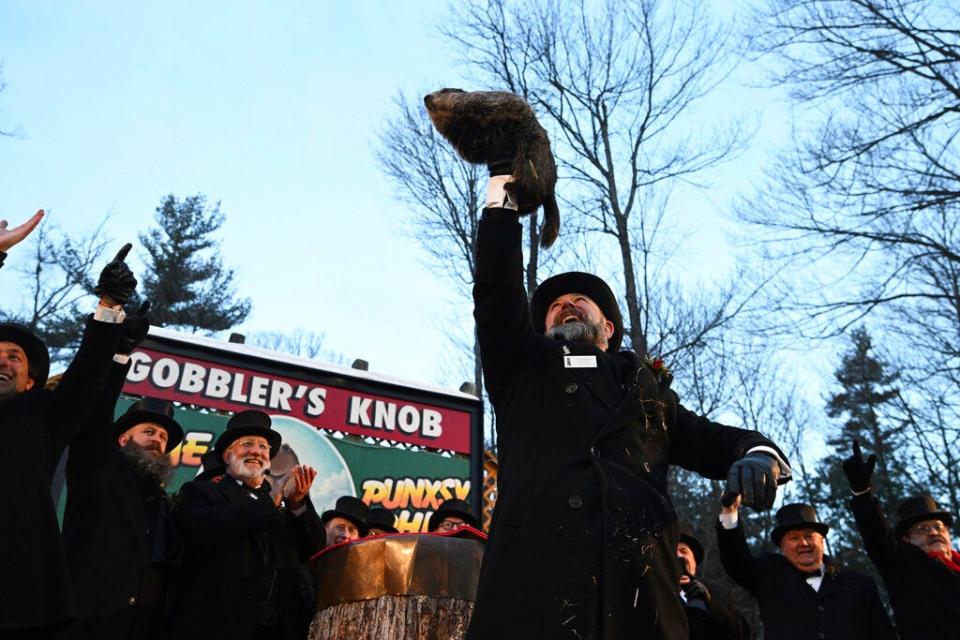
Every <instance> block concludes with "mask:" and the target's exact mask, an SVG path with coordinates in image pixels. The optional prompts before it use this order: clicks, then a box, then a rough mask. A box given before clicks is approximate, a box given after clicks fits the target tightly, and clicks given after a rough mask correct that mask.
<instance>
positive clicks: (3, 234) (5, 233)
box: [0, 209, 43, 267]
mask: <svg viewBox="0 0 960 640" xmlns="http://www.w3.org/2000/svg"><path fill="white" fill-rule="evenodd" d="M42 219H43V209H40V210H39V211H37V212H36V213H35V214H33V216H32V217H31V218H30V219H29V220H27V221H26V222H24V223H23V224H21V225H17V226H16V227H14V228H13V229H8V228H7V221H6V220H0V267H2V266H3V261H4V260H6V259H7V251H9V250H10V248H11V247H13V246H14V245H16V244H18V243H19V242H20V241H21V240H23V239H24V238H26V237H27V236H28V235H30V232H31V231H33V230H34V229H36V227H37V225H38V224H40V221H41V220H42Z"/></svg>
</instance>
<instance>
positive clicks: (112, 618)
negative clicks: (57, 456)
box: [63, 363, 177, 640]
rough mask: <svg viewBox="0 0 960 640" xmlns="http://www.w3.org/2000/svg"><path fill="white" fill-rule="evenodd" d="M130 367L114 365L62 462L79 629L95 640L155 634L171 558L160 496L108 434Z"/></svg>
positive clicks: (165, 506) (172, 546) (164, 499)
mask: <svg viewBox="0 0 960 640" xmlns="http://www.w3.org/2000/svg"><path fill="white" fill-rule="evenodd" d="M129 368H130V365H129V363H128V364H125V365H121V364H116V363H114V364H113V365H112V368H111V372H110V378H109V381H108V383H107V386H106V388H105V389H104V393H103V396H102V397H101V399H100V402H99V403H98V404H97V406H96V407H95V408H94V410H93V412H92V413H91V414H90V418H89V419H88V421H87V424H86V426H85V427H84V429H83V430H82V431H81V432H80V433H79V434H78V435H77V436H76V437H75V438H74V439H73V441H72V442H71V443H70V451H69V457H68V459H67V470H66V478H67V508H66V513H65V514H64V522H63V539H64V546H65V547H66V552H67V563H68V566H69V568H70V577H71V579H72V581H73V586H74V591H75V594H76V598H77V613H78V618H79V619H80V620H81V628H82V630H83V632H84V635H85V637H87V638H91V639H92V638H97V639H98V640H99V639H103V640H109V639H110V638H117V639H121V638H124V639H125V638H131V637H133V638H149V637H157V636H158V635H159V633H160V632H161V631H162V626H163V617H162V614H163V611H164V605H165V603H164V599H163V598H164V593H165V588H166V586H167V585H166V581H167V579H168V575H169V573H170V572H171V571H172V570H173V567H174V564H175V560H176V555H177V544H176V539H175V535H174V532H173V530H172V522H171V518H170V515H171V514H170V507H169V499H168V496H167V494H166V492H165V491H164V490H163V489H162V488H161V487H160V486H159V485H158V484H156V483H155V482H153V481H152V480H150V479H148V478H145V477H142V476H141V475H139V474H137V473H136V472H135V471H134V469H133V468H132V467H131V465H130V463H129V462H128V461H127V459H126V457H125V456H124V454H123V453H122V452H121V451H120V448H119V446H118V444H117V439H116V437H115V434H114V428H113V422H114V421H113V414H114V409H115V407H116V403H117V399H118V398H119V396H120V392H121V390H122V388H123V383H124V380H125V378H126V374H127V371H128V369H129ZM148 514H151V515H150V516H148Z"/></svg>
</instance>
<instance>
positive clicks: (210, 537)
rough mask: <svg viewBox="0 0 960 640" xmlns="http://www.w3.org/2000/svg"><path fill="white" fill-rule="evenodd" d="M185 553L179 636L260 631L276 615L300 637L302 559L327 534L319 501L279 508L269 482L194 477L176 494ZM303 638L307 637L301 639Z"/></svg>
mask: <svg viewBox="0 0 960 640" xmlns="http://www.w3.org/2000/svg"><path fill="white" fill-rule="evenodd" d="M175 520H176V523H177V525H178V527H179V529H180V532H181V535H182V538H183V543H184V556H183V564H182V567H181V570H180V583H179V588H178V589H177V592H178V593H177V596H178V605H177V607H176V611H175V614H174V621H173V629H172V632H171V637H174V638H177V639H178V640H189V639H191V638H197V639H202V640H209V639H210V638H230V640H246V639H251V640H252V639H253V638H254V637H255V633H256V625H257V623H258V620H259V622H260V623H261V624H265V623H267V622H272V621H271V620H268V617H269V615H271V614H272V615H274V616H275V620H274V621H275V622H277V623H278V625H279V626H280V627H282V628H283V630H284V631H285V632H286V637H287V638H290V639H291V640H293V638H294V637H296V634H297V632H298V631H299V630H300V629H301V628H302V627H301V621H302V620H303V617H304V616H305V615H308V614H305V612H304V607H311V606H312V603H306V602H303V601H301V600H299V599H298V598H296V597H291V596H290V594H295V593H297V591H298V583H299V581H300V580H301V573H300V563H302V562H305V561H306V560H308V559H309V557H310V556H311V555H312V554H313V553H315V552H316V551H319V550H320V549H321V548H322V547H323V545H324V542H325V535H324V529H323V524H322V523H321V522H320V518H319V516H318V515H317V513H316V511H315V510H314V509H313V506H312V505H311V504H310V502H309V501H307V510H306V511H305V512H304V513H302V514H301V515H299V516H295V515H293V514H292V513H291V512H290V511H288V510H286V509H277V508H276V507H274V506H273V502H272V500H271V499H270V494H269V484H268V483H266V482H265V483H264V484H263V486H262V487H260V489H257V490H252V489H249V488H247V487H245V486H243V485H241V484H240V483H238V482H237V481H236V480H234V479H233V478H231V477H230V476H217V477H216V478H214V479H213V480H211V481H202V480H200V481H197V480H194V481H193V482H188V483H187V484H185V485H183V488H182V490H181V493H180V495H179V496H178V498H177V500H176V506H175ZM300 640H302V637H301V639H300Z"/></svg>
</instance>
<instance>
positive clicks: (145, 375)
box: [123, 349, 470, 453]
mask: <svg viewBox="0 0 960 640" xmlns="http://www.w3.org/2000/svg"><path fill="white" fill-rule="evenodd" d="M131 361H132V365H131V367H130V373H129V374H127V383H126V385H125V386H124V388H123V390H124V392H126V393H129V394H132V395H138V396H149V397H152V398H161V399H164V400H171V401H174V402H182V403H185V404H193V405H199V406H202V407H209V408H211V409H218V410H224V411H232V412H237V411H243V410H244V409H261V410H263V411H266V412H267V413H270V414H276V415H289V416H291V417H295V418H299V419H301V420H303V421H305V422H307V423H309V424H312V425H315V426H316V427H318V428H322V429H330V430H333V431H343V432H344V433H350V434H354V435H358V436H370V437H375V438H382V439H384V440H392V441H394V442H401V443H404V444H415V445H419V446H423V447H429V448H431V449H443V450H448V451H456V452H458V453H469V452H470V414H469V413H468V412H466V411H457V410H454V409H448V408H445V407H439V406H434V405H428V404H422V403H418V402H409V401H406V400H400V399H398V398H391V397H388V396H382V395H374V394H370V393H365V392H361V391H357V390H354V389H349V388H345V387H337V386H332V385H328V384H318V383H317V382H311V381H308V380H298V379H295V378H289V377H285V376H277V375H274V374H270V373H264V372H262V371H255V370H252V369H242V368H238V367H233V366H227V365H222V364H218V363H213V362H208V361H205V360H200V359H197V358H185V357H182V356H178V355H172V354H169V353H163V352H160V351H154V350H150V349H141V350H138V351H137V352H136V353H134V354H133V355H132V356H131Z"/></svg>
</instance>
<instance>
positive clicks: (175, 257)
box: [132, 194, 251, 333]
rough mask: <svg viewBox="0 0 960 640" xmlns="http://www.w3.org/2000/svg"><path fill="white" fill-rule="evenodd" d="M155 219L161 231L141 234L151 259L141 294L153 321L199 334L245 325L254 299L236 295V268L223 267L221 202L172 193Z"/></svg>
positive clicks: (155, 323) (158, 324) (158, 208)
mask: <svg viewBox="0 0 960 640" xmlns="http://www.w3.org/2000/svg"><path fill="white" fill-rule="evenodd" d="M154 220H155V221H156V224H157V228H155V229H151V230H150V231H149V232H147V233H143V234H140V242H141V244H143V246H144V248H145V249H146V250H147V253H148V254H149V258H148V260H147V261H146V262H147V264H146V267H147V269H146V271H145V273H144V275H143V278H142V281H141V283H140V288H139V290H138V291H139V294H140V296H142V297H143V298H145V299H147V300H149V301H150V304H151V306H150V321H151V323H153V324H154V325H156V326H164V327H173V328H177V329H181V330H187V331H191V332H194V333H196V332H197V331H205V332H216V331H225V330H227V329H230V328H231V327H234V326H236V325H237V324H240V323H241V322H243V321H244V319H245V318H246V317H247V315H248V314H249V313H250V307H251V304H250V300H249V299H248V298H238V297H237V296H236V293H235V291H234V282H233V279H234V273H233V270H232V269H227V268H226V267H224V265H223V263H222V261H221V260H220V257H219V251H218V250H217V249H218V244H219V243H218V241H217V240H216V239H214V237H213V234H214V233H215V232H216V231H218V230H219V229H220V227H221V226H222V225H223V222H224V214H223V212H221V211H220V203H219V202H218V203H216V204H214V205H208V204H207V201H206V197H205V196H203V195H201V194H197V195H194V196H188V197H186V198H184V199H183V200H178V199H177V198H176V197H175V196H174V195H173V194H170V195H168V196H166V197H165V198H164V199H163V201H162V202H161V203H160V206H158V207H157V209H156V213H155V215H154ZM138 303H139V302H138V301H135V302H134V303H132V304H138Z"/></svg>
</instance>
